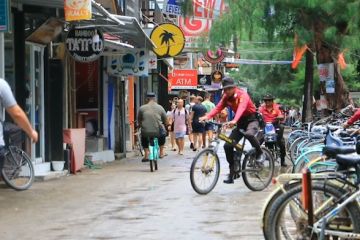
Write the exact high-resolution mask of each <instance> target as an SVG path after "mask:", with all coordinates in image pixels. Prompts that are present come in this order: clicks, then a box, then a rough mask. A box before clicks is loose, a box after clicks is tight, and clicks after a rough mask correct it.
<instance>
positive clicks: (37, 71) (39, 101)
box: [25, 43, 45, 163]
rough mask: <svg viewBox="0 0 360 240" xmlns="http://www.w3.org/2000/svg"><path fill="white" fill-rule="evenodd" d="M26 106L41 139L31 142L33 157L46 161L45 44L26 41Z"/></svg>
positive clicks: (39, 161) (39, 160) (40, 161)
mask: <svg viewBox="0 0 360 240" xmlns="http://www.w3.org/2000/svg"><path fill="white" fill-rule="evenodd" d="M25 52H26V73H27V75H26V77H25V82H26V89H27V97H26V108H25V112H26V114H27V116H28V117H29V119H30V122H31V125H32V126H33V127H34V128H35V130H36V131H37V132H38V133H39V141H38V142H37V143H36V144H34V143H31V159H35V160H36V163H42V162H44V159H43V158H44V156H45V147H44V144H45V131H44V119H45V114H44V46H42V45H37V44H34V43H26V49H25Z"/></svg>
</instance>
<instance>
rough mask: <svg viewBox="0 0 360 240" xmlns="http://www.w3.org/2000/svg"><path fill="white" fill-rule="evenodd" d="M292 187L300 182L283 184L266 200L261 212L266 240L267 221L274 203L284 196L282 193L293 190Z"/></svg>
mask: <svg viewBox="0 0 360 240" xmlns="http://www.w3.org/2000/svg"><path fill="white" fill-rule="evenodd" d="M294 185H301V181H296V182H288V183H286V184H283V185H282V186H281V187H278V188H277V189H275V190H274V191H273V193H272V195H271V196H270V198H268V199H267V201H266V205H265V206H264V209H263V211H262V230H263V234H264V237H265V239H266V240H268V238H266V237H267V234H266V233H267V232H268V229H267V227H268V226H269V224H268V221H269V220H270V221H271V219H269V214H270V210H271V208H272V206H273V204H274V202H275V201H276V200H277V199H278V198H279V197H281V196H282V195H283V194H284V191H288V190H289V189H291V188H293V187H294Z"/></svg>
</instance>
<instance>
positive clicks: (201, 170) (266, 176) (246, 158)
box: [190, 122, 274, 195]
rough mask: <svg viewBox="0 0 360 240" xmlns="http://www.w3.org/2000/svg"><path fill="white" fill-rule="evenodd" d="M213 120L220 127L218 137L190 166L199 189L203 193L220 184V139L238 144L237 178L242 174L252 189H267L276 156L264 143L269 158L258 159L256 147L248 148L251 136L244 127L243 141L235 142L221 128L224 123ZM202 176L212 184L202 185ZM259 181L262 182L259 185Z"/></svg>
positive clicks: (191, 173) (217, 132)
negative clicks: (247, 141)
mask: <svg viewBox="0 0 360 240" xmlns="http://www.w3.org/2000/svg"><path fill="white" fill-rule="evenodd" d="M211 123H212V124H213V125H215V126H216V128H217V130H216V134H215V137H214V139H213V140H212V141H211V144H210V145H209V147H208V148H206V149H204V150H202V151H200V152H199V153H198V154H197V155H196V156H195V158H194V160H193V162H192V164H191V168H190V182H191V186H192V187H193V189H194V190H195V192H197V193H198V194H202V195H204V194H208V193H209V192H211V191H212V190H213V189H214V188H215V186H216V184H217V181H218V179H219V175H220V161H219V156H218V154H217V152H218V149H219V146H220V140H223V141H225V142H226V143H229V144H231V145H233V146H234V148H235V154H234V168H235V169H234V170H235V175H236V178H239V177H240V174H241V176H242V178H243V180H244V183H245V185H246V186H247V187H248V188H249V189H250V190H252V191H262V190H264V189H265V188H266V187H267V186H268V185H269V184H270V182H271V179H272V177H273V175H274V159H273V157H272V155H271V153H270V152H269V150H268V149H266V148H265V147H261V149H262V151H263V153H264V154H265V155H266V158H265V160H264V161H263V162H257V161H256V156H255V150H254V149H251V150H250V151H245V150H244V146H245V141H246V140H247V138H246V136H245V135H244V132H243V131H242V130H240V129H239V131H240V133H241V134H242V136H243V137H242V144H240V143H235V142H234V141H233V140H232V139H230V138H229V137H227V136H226V135H225V134H223V133H222V132H221V131H222V128H223V124H221V123H215V122H211ZM241 161H242V164H241ZM198 163H200V166H198V165H197V164H198ZM197 175H199V176H197ZM210 177H213V180H212V181H211V180H210V181H208V180H209V178H210ZM199 178H203V179H202V181H201V179H200V181H201V182H202V183H205V184H206V182H209V184H210V185H209V186H208V187H204V188H202V187H201V186H199V183H198V182H197V180H198V179H199ZM257 181H258V185H256V183H257Z"/></svg>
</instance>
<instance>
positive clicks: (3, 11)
mask: <svg viewBox="0 0 360 240" xmlns="http://www.w3.org/2000/svg"><path fill="white" fill-rule="evenodd" d="M7 31H9V0H3V1H0V32H7Z"/></svg>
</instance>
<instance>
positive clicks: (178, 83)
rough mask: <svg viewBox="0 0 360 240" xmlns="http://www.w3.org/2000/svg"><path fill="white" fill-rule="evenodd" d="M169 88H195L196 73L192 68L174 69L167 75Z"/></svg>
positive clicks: (196, 83)
mask: <svg viewBox="0 0 360 240" xmlns="http://www.w3.org/2000/svg"><path fill="white" fill-rule="evenodd" d="M168 79H169V89H171V90H172V89H197V86H198V74H197V70H193V69H187V70H183V69H174V71H173V72H172V73H169V75H168Z"/></svg>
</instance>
